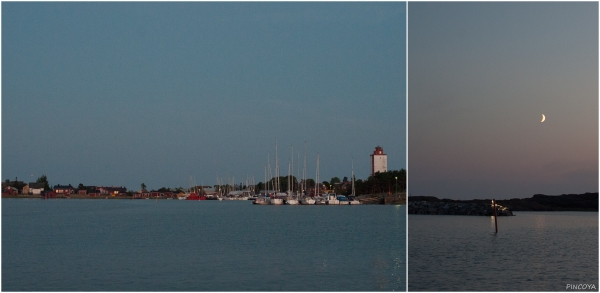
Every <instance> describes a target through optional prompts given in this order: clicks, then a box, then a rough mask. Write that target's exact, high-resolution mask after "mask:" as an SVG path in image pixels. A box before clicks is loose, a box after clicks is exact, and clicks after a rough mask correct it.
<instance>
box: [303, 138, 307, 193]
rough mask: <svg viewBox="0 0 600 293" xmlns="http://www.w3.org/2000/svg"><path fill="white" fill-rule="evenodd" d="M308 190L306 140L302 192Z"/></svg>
mask: <svg viewBox="0 0 600 293" xmlns="http://www.w3.org/2000/svg"><path fill="white" fill-rule="evenodd" d="M305 190H306V141H304V169H302V192H304V191H305Z"/></svg>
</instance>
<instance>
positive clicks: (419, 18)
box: [408, 2, 598, 199]
mask: <svg viewBox="0 0 600 293" xmlns="http://www.w3.org/2000/svg"><path fill="white" fill-rule="evenodd" d="M408 23H409V24H408V113H409V114H408V117H409V120H408V133H409V136H408V170H409V172H408V182H409V185H408V189H409V193H411V194H412V195H431V196H436V197H439V198H455V199H463V198H466V199H471V198H493V197H496V198H524V197H531V196H532V195H534V194H536V193H543V194H548V195H556V194H563V193H583V192H597V191H598V3H597V2H579V3H559V2H552V3H542V2H535V3H524V2H510V3H475V2H464V3H433V2H431V3H423V2H409V4H408ZM542 114H545V115H546V121H545V122H543V123H541V122H540V121H541V120H542Z"/></svg>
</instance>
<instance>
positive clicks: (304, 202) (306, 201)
mask: <svg viewBox="0 0 600 293" xmlns="http://www.w3.org/2000/svg"><path fill="white" fill-rule="evenodd" d="M300 203H301V204H308V205H310V204H315V200H314V199H312V198H303V199H301V200H300Z"/></svg>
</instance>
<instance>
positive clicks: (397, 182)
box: [395, 176, 398, 196]
mask: <svg viewBox="0 0 600 293" xmlns="http://www.w3.org/2000/svg"><path fill="white" fill-rule="evenodd" d="M395 178H396V196H398V176H396V177H395Z"/></svg>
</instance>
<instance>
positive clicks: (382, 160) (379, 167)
mask: <svg viewBox="0 0 600 293" xmlns="http://www.w3.org/2000/svg"><path fill="white" fill-rule="evenodd" d="M376 172H387V155H386V154H384V153H383V148H382V147H380V146H377V147H375V151H374V152H373V154H372V155H371V176H373V175H375V173H376Z"/></svg>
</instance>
